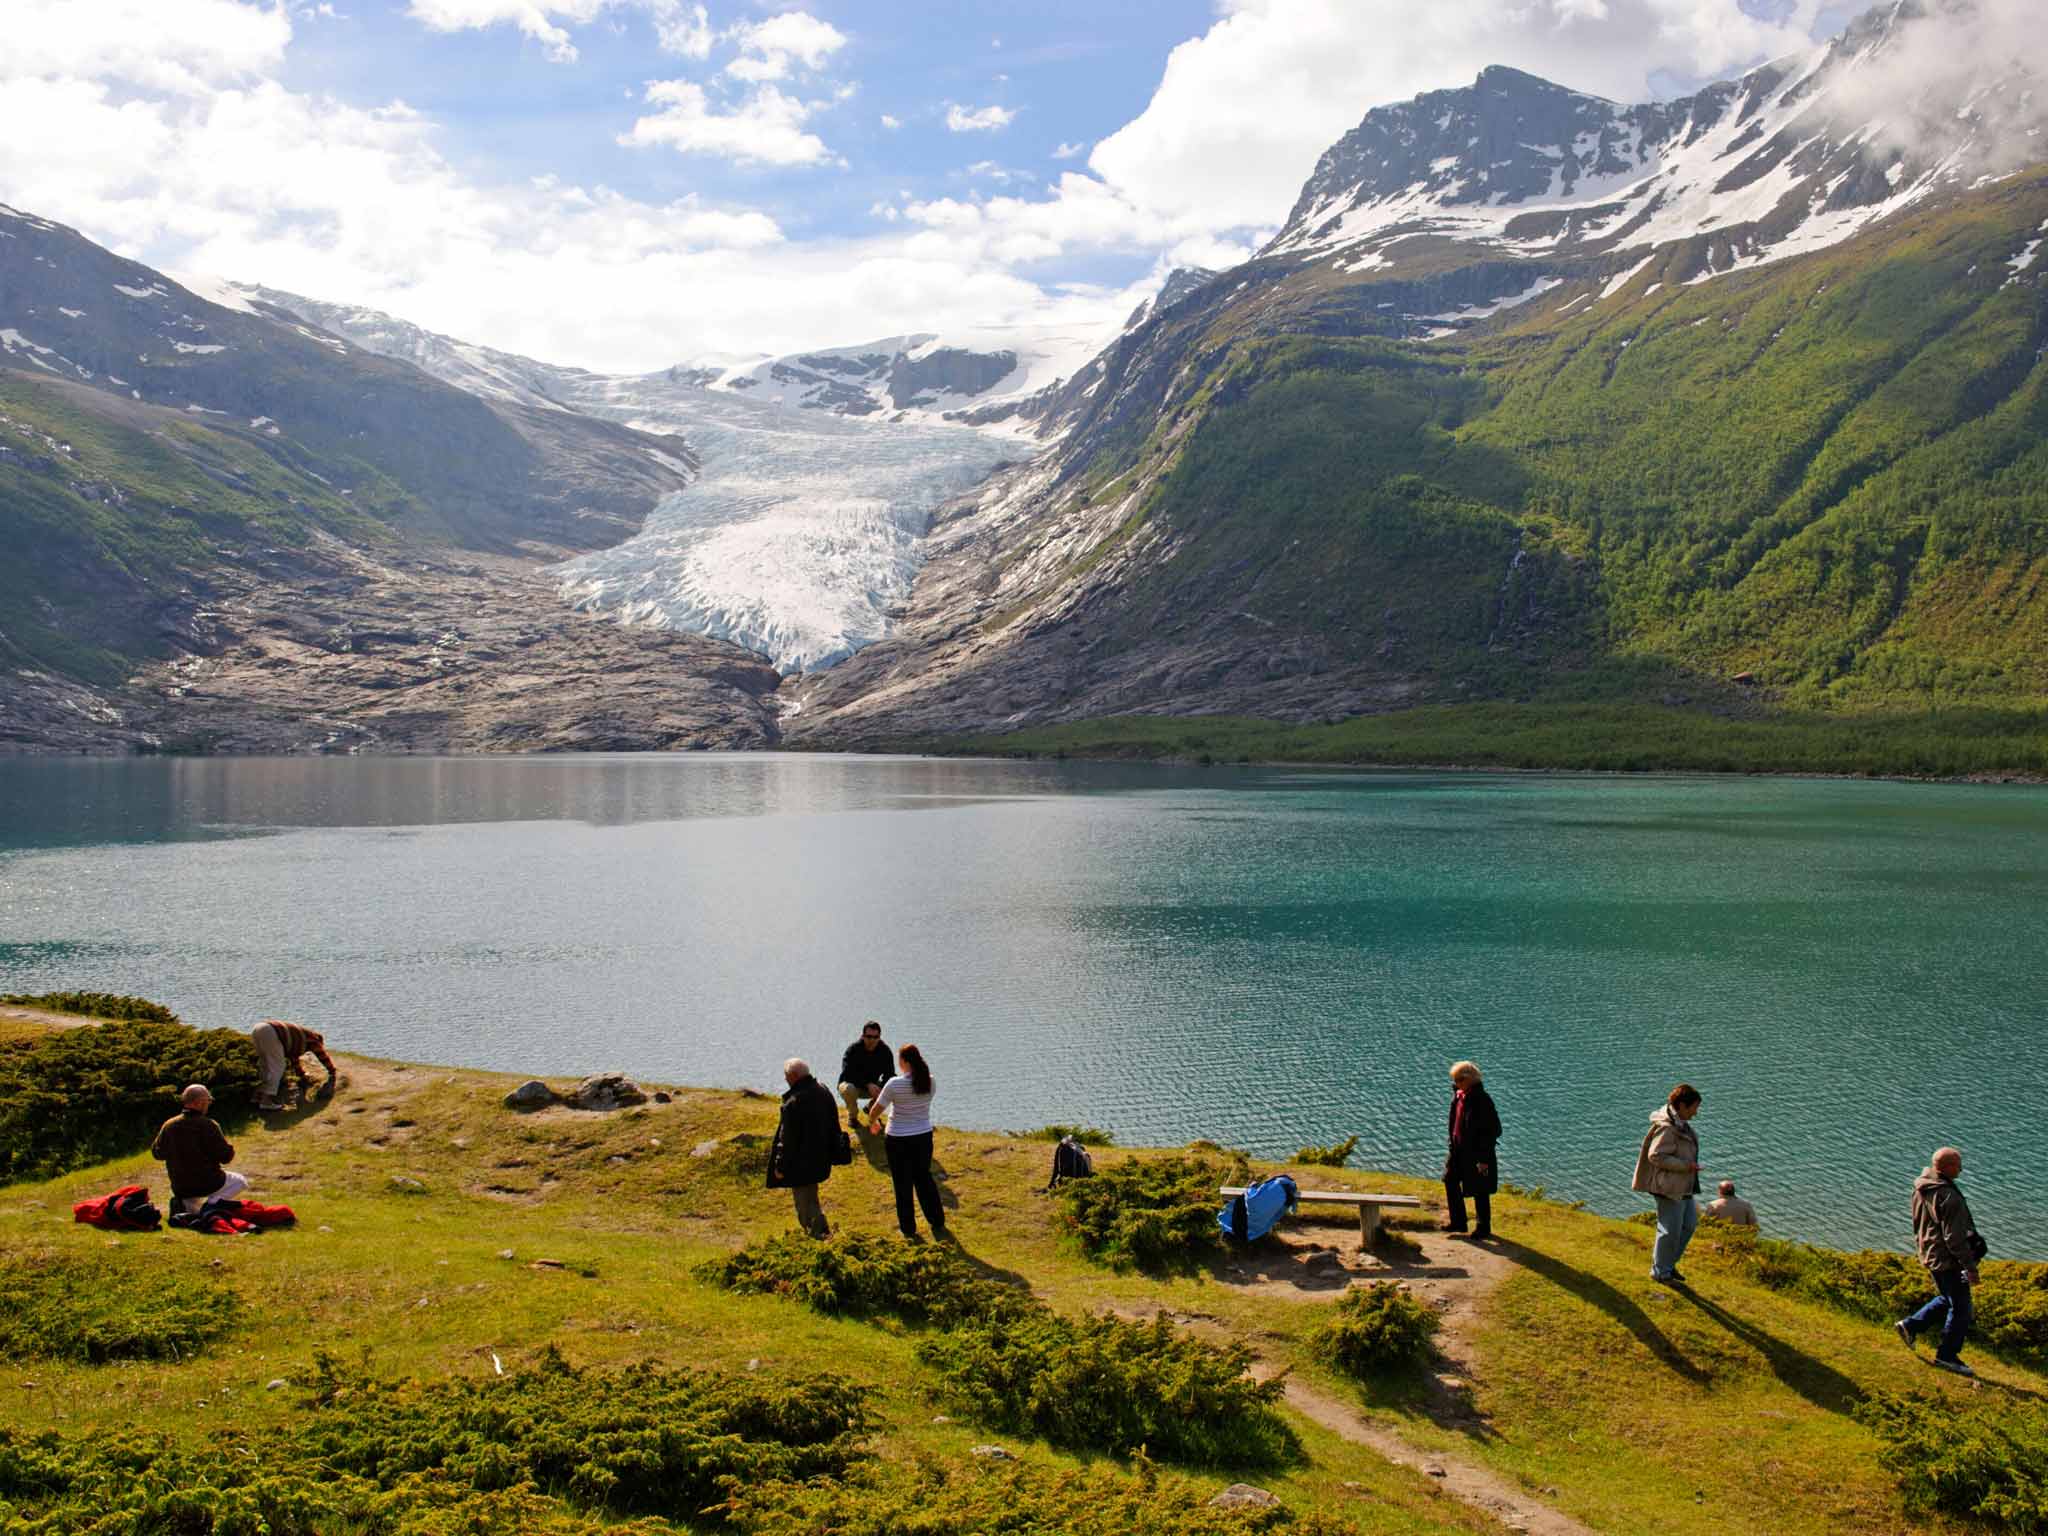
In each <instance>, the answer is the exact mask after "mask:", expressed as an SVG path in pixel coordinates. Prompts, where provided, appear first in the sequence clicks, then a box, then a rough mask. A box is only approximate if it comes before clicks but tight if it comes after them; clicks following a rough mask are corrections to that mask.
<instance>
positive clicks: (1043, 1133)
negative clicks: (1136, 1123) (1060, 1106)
mask: <svg viewBox="0 0 2048 1536" xmlns="http://www.w3.org/2000/svg"><path fill="white" fill-rule="evenodd" d="M1010 1134H1011V1135H1013V1136H1015V1137H1018V1138H1019V1139H1020V1140H1023V1141H1064V1140H1065V1139H1066V1138H1067V1137H1069V1136H1071V1137H1073V1138H1074V1140H1076V1141H1078V1142H1079V1143H1081V1145H1082V1146H1084V1147H1106V1146H1109V1145H1110V1144H1111V1143H1113V1142H1114V1141H1115V1140H1116V1138H1115V1137H1114V1136H1112V1135H1110V1133H1109V1132H1108V1131H1098V1130H1096V1129H1095V1127H1094V1126H1092V1125H1041V1126H1040V1127H1039V1128H1038V1129H1037V1130H1035V1131H1012V1132H1011V1133H1010Z"/></svg>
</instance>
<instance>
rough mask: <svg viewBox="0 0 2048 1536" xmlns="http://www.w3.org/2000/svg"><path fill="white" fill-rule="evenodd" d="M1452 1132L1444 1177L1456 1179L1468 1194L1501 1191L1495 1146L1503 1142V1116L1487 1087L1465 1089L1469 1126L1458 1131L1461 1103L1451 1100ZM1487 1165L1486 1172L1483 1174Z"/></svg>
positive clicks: (1498, 1161)
mask: <svg viewBox="0 0 2048 1536" xmlns="http://www.w3.org/2000/svg"><path fill="white" fill-rule="evenodd" d="M1449 1129H1450V1130H1451V1132H1452V1133H1453V1134H1452V1135H1451V1142H1450V1148H1451V1150H1450V1155H1449V1156H1448V1157H1446V1158H1445V1159H1444V1177H1445V1178H1446V1179H1456V1180H1457V1181H1458V1184H1459V1186H1460V1187H1461V1188H1463V1189H1464V1191H1465V1193H1466V1194H1468V1195H1490V1194H1492V1193H1493V1192H1494V1191H1495V1190H1497V1189H1499V1188H1500V1160H1499V1159H1498V1158H1497V1157H1496V1156H1495V1155H1494V1144H1495V1143H1496V1142H1498V1141H1499V1140H1500V1113H1499V1111H1497V1110H1496V1109H1495V1108H1494V1107H1493V1097H1492V1095H1490V1094H1489V1093H1487V1091H1486V1088H1485V1086H1484V1085H1483V1084H1480V1083H1474V1084H1473V1085H1472V1086H1471V1087H1470V1088H1467V1089H1466V1090H1465V1124H1464V1127H1463V1134H1462V1135H1460V1134H1456V1133H1457V1131H1458V1100H1457V1097H1456V1095H1453V1096H1452V1098H1451V1114H1450V1120H1449ZM1482 1164H1484V1165H1485V1168H1486V1171H1485V1172H1484V1173H1481V1172H1480V1171H1479V1169H1480V1166H1481V1165H1482Z"/></svg>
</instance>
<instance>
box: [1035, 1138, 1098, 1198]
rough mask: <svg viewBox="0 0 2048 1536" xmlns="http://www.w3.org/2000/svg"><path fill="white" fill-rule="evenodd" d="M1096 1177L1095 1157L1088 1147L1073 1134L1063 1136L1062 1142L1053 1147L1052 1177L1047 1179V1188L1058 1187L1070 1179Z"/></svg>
mask: <svg viewBox="0 0 2048 1536" xmlns="http://www.w3.org/2000/svg"><path fill="white" fill-rule="evenodd" d="M1093 1177H1095V1159H1094V1158H1092V1157H1090V1156H1089V1155H1088V1149H1087V1148H1086V1147H1084V1146H1082V1145H1081V1143H1080V1142H1078V1141H1076V1140H1074V1138H1073V1137H1071V1136H1062V1137H1061V1138H1060V1144H1059V1145H1058V1146H1056V1147H1054V1148H1053V1149H1052V1177H1051V1178H1050V1179H1048V1180H1047V1181H1046V1185H1045V1187H1046V1188H1047V1189H1058V1188H1059V1187H1060V1186H1061V1185H1062V1184H1064V1183H1066V1182H1067V1180H1069V1179H1092V1178H1093Z"/></svg>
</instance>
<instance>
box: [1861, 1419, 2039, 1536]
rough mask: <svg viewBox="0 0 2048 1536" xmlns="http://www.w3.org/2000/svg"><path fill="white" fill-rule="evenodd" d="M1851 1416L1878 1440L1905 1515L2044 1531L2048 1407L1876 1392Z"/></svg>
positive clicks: (2009, 1528) (1880, 1454)
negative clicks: (1965, 1404)
mask: <svg viewBox="0 0 2048 1536" xmlns="http://www.w3.org/2000/svg"><path fill="white" fill-rule="evenodd" d="M1857 1416H1858V1417H1859V1418H1861V1419H1862V1420H1863V1422H1864V1423H1865V1424H1867V1425H1869V1426H1870V1428H1871V1429H1872V1430H1874V1431H1875V1432H1876V1434H1877V1437H1878V1439H1879V1440H1881V1441H1882V1442H1883V1449H1882V1450H1881V1451H1880V1452H1879V1458H1880V1459H1881V1460H1882V1461H1883V1463H1884V1465H1885V1468H1886V1470H1888V1471H1889V1472H1891V1473H1892V1475H1893V1476H1894V1477H1896V1478H1897V1479H1898V1482H1899V1491H1900V1493H1901V1494H1903V1495H1904V1497H1905V1501H1906V1507H1907V1508H1908V1509H1909V1510H1912V1511H1914V1512H1916V1513H1926V1512H1930V1511H1940V1512H1941V1513H1943V1514H1949V1515H1959V1516H1963V1517H1965V1518H1975V1519H1978V1520H1984V1521H1988V1522H1990V1523H1991V1524H1993V1525H1996V1526H2000V1527H2002V1528H2004V1529H2005V1530H2009V1531H2023V1532H2048V1409H2043V1407H2042V1406H2041V1405H2040V1404H2039V1403H2007V1404H2000V1405H1999V1406H1998V1407H1996V1408H1992V1409H1982V1408H1980V1409H1959V1408H1958V1407H1957V1406H1956V1404H1955V1403H1953V1402H1950V1401H1942V1400H1938V1399H1935V1398H1931V1397H1928V1396H1925V1395H1924V1394H1917V1393H1916V1394H1914V1395H1912V1396H1910V1397H1902V1396H1895V1395H1892V1394H1882V1393H1881V1394H1879V1395H1877V1396H1874V1397H1872V1398H1871V1399H1870V1400H1869V1401H1867V1402H1866V1403H1864V1404H1863V1405H1862V1406H1861V1407H1860V1408H1859V1409H1858V1410H1857Z"/></svg>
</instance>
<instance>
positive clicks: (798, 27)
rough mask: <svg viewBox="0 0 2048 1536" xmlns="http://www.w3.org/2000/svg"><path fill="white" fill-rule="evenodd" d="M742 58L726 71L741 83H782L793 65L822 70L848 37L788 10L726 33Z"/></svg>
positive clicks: (803, 14) (738, 58) (830, 27)
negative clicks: (737, 45)
mask: <svg viewBox="0 0 2048 1536" xmlns="http://www.w3.org/2000/svg"><path fill="white" fill-rule="evenodd" d="M726 36H727V37H729V38H731V39H732V40H733V41H734V42H736V43H737V44H739V50H740V51H739V56H738V57H737V58H735V59H734V60H733V61H732V62H731V63H730V64H727V65H726V66H725V72H726V73H727V74H729V75H731V76H733V77H734V78H735V79H739V80H782V79H786V78H788V75H789V71H790V68H791V66H792V65H801V66H802V67H803V68H805V69H812V70H815V69H822V68H823V67H824V65H825V61H826V60H827V59H829V58H831V56H832V55H833V54H835V53H837V52H838V51H839V50H840V49H841V48H844V47H845V46H846V34H845V33H844V32H842V31H840V30H839V29H838V28H837V27H835V26H833V25H832V23H831V22H829V21H820V20H819V19H818V18H817V17H815V16H813V15H811V14H809V13H808V12H806V11H784V12H782V13H781V14H780V15H776V16H771V17H769V18H768V19H767V20H766V21H756V22H743V23H741V24H740V25H739V26H736V27H734V28H733V29H732V30H731V31H729V32H728V33H727V34H726Z"/></svg>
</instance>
